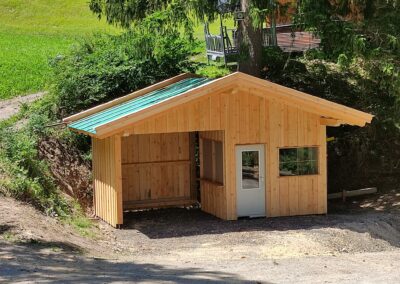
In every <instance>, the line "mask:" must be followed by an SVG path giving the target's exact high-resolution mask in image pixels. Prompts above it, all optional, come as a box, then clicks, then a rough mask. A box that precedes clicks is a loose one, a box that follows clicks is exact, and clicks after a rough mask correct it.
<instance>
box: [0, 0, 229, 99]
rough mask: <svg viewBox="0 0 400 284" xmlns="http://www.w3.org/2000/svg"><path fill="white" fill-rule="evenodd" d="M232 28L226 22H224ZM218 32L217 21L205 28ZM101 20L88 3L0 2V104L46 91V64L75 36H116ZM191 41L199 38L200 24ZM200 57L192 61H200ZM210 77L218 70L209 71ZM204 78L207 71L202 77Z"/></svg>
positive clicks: (202, 57)
mask: <svg viewBox="0 0 400 284" xmlns="http://www.w3.org/2000/svg"><path fill="white" fill-rule="evenodd" d="M224 22H225V23H226V24H227V25H228V26H232V21H231V20H225V21H224ZM210 30H211V32H212V33H218V32H219V22H218V21H217V22H216V23H213V24H211V25H210ZM120 31H121V29H118V28H116V27H114V26H111V25H109V24H107V23H106V22H105V20H104V19H102V20H100V21H99V20H98V19H97V17H96V16H95V15H94V14H92V12H91V11H90V10H89V7H88V0H30V1H26V0H1V1H0V100H4V99H8V98H12V97H15V96H18V95H25V94H29V93H34V92H38V91H42V90H46V89H47V84H48V78H49V77H50V76H51V71H50V66H49V64H48V63H49V61H50V60H51V59H52V58H54V57H55V56H57V55H58V54H62V53H64V52H65V51H66V50H68V49H69V47H70V45H71V44H73V43H74V42H75V41H76V40H77V39H78V38H79V37H82V36H87V35H91V34H93V33H94V32H106V33H118V32H120ZM195 37H196V38H198V39H201V40H202V39H203V38H204V28H203V25H202V24H200V23H199V25H198V27H197V28H196V29H195ZM201 52H203V54H200V55H199V56H196V60H198V61H200V62H205V61H206V59H205V55H204V49H203V50H201ZM210 68H211V73H215V72H218V71H217V70H214V69H215V68H217V69H218V67H215V66H211V67H210ZM203 73H204V74H207V73H208V71H206V72H203Z"/></svg>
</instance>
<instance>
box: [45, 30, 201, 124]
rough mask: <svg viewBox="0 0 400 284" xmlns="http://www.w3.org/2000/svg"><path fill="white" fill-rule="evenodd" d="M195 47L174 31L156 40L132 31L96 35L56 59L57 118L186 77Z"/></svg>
mask: <svg viewBox="0 0 400 284" xmlns="http://www.w3.org/2000/svg"><path fill="white" fill-rule="evenodd" d="M192 47H193V43H192V42H191V41H189V40H187V39H185V38H183V37H181V36H180V35H179V33H177V32H172V31H171V32H170V33H168V34H166V35H163V36H162V37H161V36H157V35H154V34H149V33H146V32H144V31H141V30H139V31H138V30H132V31H129V32H127V33H125V34H122V35H118V36H110V35H99V34H98V35H95V36H93V37H92V38H88V39H86V40H83V41H81V42H80V43H78V44H77V45H76V46H75V47H74V48H73V49H72V50H71V51H70V52H69V53H68V54H66V55H64V56H59V57H57V58H55V59H54V60H53V62H52V66H53V69H54V74H55V76H54V80H53V86H54V88H53V92H54V93H55V94H56V96H55V100H56V105H57V109H56V112H57V116H58V117H62V116H67V115H70V114H72V113H75V112H79V111H81V110H83V109H86V108H88V107H91V106H93V105H96V104H100V103H102V102H104V101H108V100H110V99H113V98H116V97H119V96H121V95H125V94H127V93H130V92H132V91H134V90H137V89H140V88H143V87H145V86H148V85H151V84H154V83H155V82H157V81H160V80H163V79H166V78H169V77H171V76H174V75H177V74H179V73H182V72H187V71H190V72H193V71H194V69H193V68H194V65H192V63H190V61H189V60H188V58H189V56H190V55H191V50H192Z"/></svg>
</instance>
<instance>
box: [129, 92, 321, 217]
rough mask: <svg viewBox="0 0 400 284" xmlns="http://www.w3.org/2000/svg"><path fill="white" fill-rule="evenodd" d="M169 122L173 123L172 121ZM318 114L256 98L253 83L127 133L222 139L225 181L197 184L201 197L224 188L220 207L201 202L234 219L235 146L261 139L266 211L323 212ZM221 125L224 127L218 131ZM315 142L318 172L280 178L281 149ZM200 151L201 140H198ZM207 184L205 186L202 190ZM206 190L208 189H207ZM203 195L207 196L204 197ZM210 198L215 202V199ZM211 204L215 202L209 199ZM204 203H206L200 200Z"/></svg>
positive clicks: (165, 114)
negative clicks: (186, 133) (195, 133)
mask: <svg viewBox="0 0 400 284" xmlns="http://www.w3.org/2000/svg"><path fill="white" fill-rule="evenodd" d="M171 121H172V122H171ZM325 128H326V127H325V126H324V125H321V124H320V116H319V115H316V114H313V113H309V112H307V111H304V110H303V109H301V108H299V107H294V106H292V105H288V104H284V103H282V102H281V101H280V100H274V99H267V98H264V97H260V96H259V95H258V94H257V93H255V92H254V90H253V89H252V88H249V89H247V90H244V89H241V91H238V92H230V91H228V92H221V93H214V94H212V95H208V96H204V97H201V98H198V99H197V100H194V101H192V102H188V103H185V104H182V105H180V106H177V107H175V108H173V109H172V110H171V111H166V112H163V113H161V114H159V115H157V116H154V117H152V118H151V119H146V120H143V121H142V122H140V123H138V124H135V125H133V126H132V127H130V128H129V129H127V130H126V133H133V134H143V133H157V132H160V133H170V132H171V133H175V132H180V131H196V130H198V131H200V132H199V133H200V137H203V138H207V139H215V140H218V141H222V139H223V141H224V164H225V167H224V174H225V177H224V181H225V182H224V185H223V186H221V185H218V186H217V185H216V184H212V183H211V184H210V183H208V184H206V183H205V182H206V181H205V182H203V183H202V185H201V190H202V191H201V196H202V198H205V199H204V200H202V202H208V200H211V199H210V198H209V194H214V195H213V196H214V198H220V196H221V195H220V194H217V195H215V193H214V192H213V191H212V188H216V190H217V191H218V192H223V197H224V199H223V201H221V203H218V202H217V203H218V206H219V207H220V206H222V208H223V210H222V212H216V210H215V208H216V207H214V206H213V205H205V207H204V208H206V209H205V210H206V211H207V212H209V213H211V214H214V215H216V214H221V215H219V216H225V217H222V218H224V219H236V218H237V216H236V168H235V163H236V161H235V145H243V144H264V145H265V161H266V174H265V176H266V179H267V180H266V206H267V208H266V212H267V216H270V217H272V216H287V215H302V214H318V213H321V214H322V213H326V198H325V195H326V137H325ZM221 130H223V131H221ZM302 146H304V147H306V146H316V147H319V175H312V176H298V177H280V176H279V148H287V147H302ZM200 150H201V144H200ZM203 188H205V190H203ZM208 193H209V194H208ZM204 195H205V196H204ZM213 202H214V201H213ZM213 204H214V203H213ZM202 206H204V204H202Z"/></svg>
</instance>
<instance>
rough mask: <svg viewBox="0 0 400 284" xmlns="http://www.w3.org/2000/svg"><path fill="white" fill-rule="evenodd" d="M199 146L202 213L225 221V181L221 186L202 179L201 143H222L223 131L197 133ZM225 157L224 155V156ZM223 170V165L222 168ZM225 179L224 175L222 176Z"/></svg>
mask: <svg viewBox="0 0 400 284" xmlns="http://www.w3.org/2000/svg"><path fill="white" fill-rule="evenodd" d="M199 139H200V141H199V145H200V153H199V154H200V194H201V209H202V210H203V211H204V212H207V213H209V214H212V215H215V216H217V217H219V218H222V219H226V210H225V208H226V202H225V200H226V196H225V187H224V184H225V181H224V183H223V184H220V183H217V182H213V181H210V180H207V179H204V178H202V177H203V167H204V164H203V163H202V157H203V154H202V141H203V139H208V140H214V141H220V142H222V143H223V142H224V131H203V132H200V133H199ZM224 156H225V155H224ZM223 167H224V168H225V165H224V166H223ZM224 179H225V175H224Z"/></svg>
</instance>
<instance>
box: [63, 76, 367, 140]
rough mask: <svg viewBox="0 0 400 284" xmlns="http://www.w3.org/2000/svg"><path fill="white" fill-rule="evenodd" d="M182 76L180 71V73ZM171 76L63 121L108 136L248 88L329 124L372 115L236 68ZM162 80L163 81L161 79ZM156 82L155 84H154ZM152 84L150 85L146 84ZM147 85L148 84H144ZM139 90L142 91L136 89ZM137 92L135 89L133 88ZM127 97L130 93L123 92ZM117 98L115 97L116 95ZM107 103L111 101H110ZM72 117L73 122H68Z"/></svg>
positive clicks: (352, 121) (355, 121)
mask: <svg viewBox="0 0 400 284" xmlns="http://www.w3.org/2000/svg"><path fill="white" fill-rule="evenodd" d="M180 76H183V75H180ZM178 77H179V76H177V77H174V78H175V80H174V78H172V79H170V80H167V81H164V82H168V81H170V84H168V83H165V84H164V85H165V86H164V85H163V86H161V87H160V88H158V89H156V90H152V91H149V92H143V93H141V94H140V95H139V96H133V97H132V98H126V99H124V98H125V97H123V98H121V99H120V100H122V101H120V102H118V101H117V102H115V103H113V104H112V102H111V105H110V106H109V107H101V106H99V107H97V108H99V110H98V111H97V110H96V108H94V109H93V110H92V111H91V112H88V111H86V114H87V115H85V112H82V113H81V114H77V115H75V116H71V117H69V118H66V119H65V120H64V122H67V123H69V122H70V124H69V127H71V128H72V129H74V130H76V131H79V132H83V133H86V134H88V135H91V136H96V137H107V136H108V135H111V134H112V133H115V131H116V130H118V129H121V130H122V129H123V128H125V127H127V126H129V125H131V124H133V123H135V122H137V121H140V120H143V119H146V118H148V117H150V116H153V115H155V114H157V113H160V112H163V111H166V110H168V109H170V108H172V107H174V106H177V105H179V104H183V103H186V102H188V101H191V100H194V99H196V98H198V97H200V96H203V95H206V94H210V93H216V92H220V91H221V90H223V89H225V90H227V89H236V90H240V89H243V88H246V89H251V91H252V93H253V94H254V95H258V96H262V97H266V98H267V99H273V100H279V101H283V102H284V103H286V104H289V105H295V106H298V107H300V108H302V109H304V110H305V111H308V112H311V113H315V114H318V115H320V116H321V117H322V118H323V119H324V122H326V123H327V122H329V125H340V124H350V125H359V126H364V125H365V124H366V123H369V122H371V120H372V118H373V116H372V115H370V114H368V113H364V112H361V111H358V110H355V109H353V108H349V107H346V106H343V105H340V104H337V103H333V102H330V101H328V100H325V99H321V98H318V97H314V96H311V95H309V94H306V93H303V92H300V91H296V90H294V89H290V88H287V87H284V86H281V85H278V84H275V83H272V82H269V81H266V80H263V79H259V78H256V77H253V76H250V75H247V74H244V73H240V72H236V73H233V74H231V75H228V76H225V77H223V78H220V79H216V80H210V79H207V78H199V77H197V78H193V77H190V76H188V75H186V76H183V77H179V78H178ZM160 84H162V83H160ZM154 86H156V85H154ZM148 88H151V87H148ZM146 89H147V88H146ZM138 92H139V93H140V92H141V91H138ZM135 93H136V92H135ZM126 97H129V95H128V96H126ZM117 100H118V99H117ZM109 104H110V103H109ZM71 121H72V122H71Z"/></svg>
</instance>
